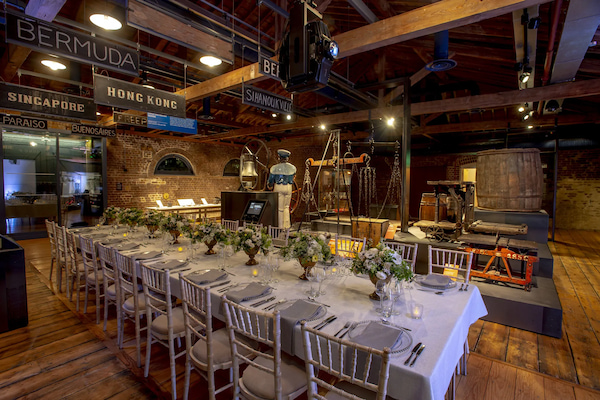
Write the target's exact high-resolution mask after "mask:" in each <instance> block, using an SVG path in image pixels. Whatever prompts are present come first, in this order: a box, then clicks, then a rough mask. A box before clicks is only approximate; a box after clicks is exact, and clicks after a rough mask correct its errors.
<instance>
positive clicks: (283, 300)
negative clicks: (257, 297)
mask: <svg viewBox="0 0 600 400" xmlns="http://www.w3.org/2000/svg"><path fill="white" fill-rule="evenodd" d="M286 301H287V300H286V299H282V300H278V301H276V302H275V303H273V304H269V305H268V306H266V307H265V308H263V311H270V310H273V309H274V308H275V307H277V306H278V305H280V304H281V303H285V302H286Z"/></svg>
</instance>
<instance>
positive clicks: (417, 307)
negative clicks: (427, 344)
mask: <svg viewBox="0 0 600 400" xmlns="http://www.w3.org/2000/svg"><path fill="white" fill-rule="evenodd" d="M408 307H409V310H410V316H411V317H412V318H414V319H421V317H422V316H423V304H421V303H417V302H416V301H411V302H410V304H409V305H408Z"/></svg>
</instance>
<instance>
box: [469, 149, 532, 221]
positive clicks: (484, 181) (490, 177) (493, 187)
mask: <svg viewBox="0 0 600 400" xmlns="http://www.w3.org/2000/svg"><path fill="white" fill-rule="evenodd" d="M543 181H544V177H543V171H542V161H541V159H540V151H539V150H538V149H501V150H486V151H482V152H479V153H477V186H476V187H477V201H478V206H479V207H480V208H486V209H490V210H497V211H539V210H540V209H541V208H542V195H543V183H544V182H543Z"/></svg>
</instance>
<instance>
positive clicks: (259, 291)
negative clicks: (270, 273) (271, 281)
mask: <svg viewBox="0 0 600 400" xmlns="http://www.w3.org/2000/svg"><path fill="white" fill-rule="evenodd" d="M269 293H271V287H270V286H267V285H261V284H260V283H251V284H249V285H248V286H246V287H245V288H244V289H242V290H230V291H228V292H227V298H228V299H229V300H231V301H233V302H234V303H238V304H239V303H241V302H242V301H247V300H252V299H256V298H258V297H262V296H265V295H266V294H269Z"/></svg>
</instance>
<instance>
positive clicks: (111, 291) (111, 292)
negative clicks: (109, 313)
mask: <svg viewBox="0 0 600 400" xmlns="http://www.w3.org/2000/svg"><path fill="white" fill-rule="evenodd" d="M106 296H107V297H108V298H109V299H112V300H114V299H116V298H117V287H116V286H115V285H114V284H113V285H110V286H109V287H107V288H106Z"/></svg>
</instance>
